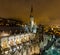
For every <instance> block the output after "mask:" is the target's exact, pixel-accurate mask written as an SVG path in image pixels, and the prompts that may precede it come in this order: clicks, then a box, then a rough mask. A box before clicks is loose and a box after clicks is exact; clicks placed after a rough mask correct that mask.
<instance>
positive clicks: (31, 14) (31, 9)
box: [30, 5, 33, 17]
mask: <svg viewBox="0 0 60 55" xmlns="http://www.w3.org/2000/svg"><path fill="white" fill-rule="evenodd" d="M32 13H33V6H32V5H31V11H30V17H33V15H32Z"/></svg>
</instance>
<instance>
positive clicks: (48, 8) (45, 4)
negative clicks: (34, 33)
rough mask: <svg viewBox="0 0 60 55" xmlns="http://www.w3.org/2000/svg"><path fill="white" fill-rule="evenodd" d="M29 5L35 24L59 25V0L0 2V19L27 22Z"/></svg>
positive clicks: (0, 0)
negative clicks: (16, 19)
mask: <svg viewBox="0 0 60 55" xmlns="http://www.w3.org/2000/svg"><path fill="white" fill-rule="evenodd" d="M31 4H32V5H33V16H34V18H35V22H36V23H43V24H60V0H0V17H5V18H8V17H9V18H10V17H14V18H15V17H16V18H19V19H21V20H23V21H25V22H29V18H30V9H31Z"/></svg>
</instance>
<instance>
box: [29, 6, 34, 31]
mask: <svg viewBox="0 0 60 55" xmlns="http://www.w3.org/2000/svg"><path fill="white" fill-rule="evenodd" d="M30 25H31V26H30V31H31V32H32V31H33V26H34V17H33V7H32V6H31V11H30Z"/></svg>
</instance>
